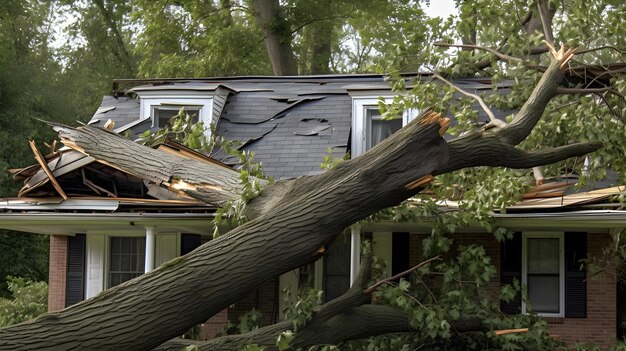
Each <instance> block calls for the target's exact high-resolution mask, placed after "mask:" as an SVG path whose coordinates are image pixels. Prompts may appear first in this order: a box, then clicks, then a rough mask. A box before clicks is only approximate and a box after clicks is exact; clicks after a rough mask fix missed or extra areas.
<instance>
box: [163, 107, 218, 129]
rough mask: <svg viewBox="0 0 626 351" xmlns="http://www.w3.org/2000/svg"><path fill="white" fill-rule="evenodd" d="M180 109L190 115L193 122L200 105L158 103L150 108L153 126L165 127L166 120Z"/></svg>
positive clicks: (197, 117)
mask: <svg viewBox="0 0 626 351" xmlns="http://www.w3.org/2000/svg"><path fill="white" fill-rule="evenodd" d="M181 109H183V110H184V112H185V113H186V114H188V115H190V116H191V120H192V121H193V122H194V123H198V121H199V120H200V117H199V116H200V113H201V110H202V106H181V105H159V106H154V107H153V108H152V114H151V116H153V120H154V126H155V127H158V128H165V126H166V125H167V122H168V121H169V120H170V119H172V117H175V116H177V115H178V113H179V112H180V110H181ZM205 127H207V128H208V127H209V126H206V125H205Z"/></svg>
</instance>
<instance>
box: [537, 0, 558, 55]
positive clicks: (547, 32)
mask: <svg viewBox="0 0 626 351" xmlns="http://www.w3.org/2000/svg"><path fill="white" fill-rule="evenodd" d="M537 12H539V17H540V18H541V25H542V27H543V35H544V36H545V38H546V41H547V42H548V44H550V45H554V36H553V35H552V17H551V16H549V14H548V1H547V0H537Z"/></svg>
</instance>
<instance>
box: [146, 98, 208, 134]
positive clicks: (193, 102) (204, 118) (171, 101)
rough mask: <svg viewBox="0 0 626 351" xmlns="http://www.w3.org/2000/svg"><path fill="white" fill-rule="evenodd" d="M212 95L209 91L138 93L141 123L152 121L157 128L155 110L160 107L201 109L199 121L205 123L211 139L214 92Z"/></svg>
mask: <svg viewBox="0 0 626 351" xmlns="http://www.w3.org/2000/svg"><path fill="white" fill-rule="evenodd" d="M210 93H211V95H207V94H208V93H207V91H188V90H184V91H181V90H178V91H142V92H137V95H138V96H139V106H140V107H139V121H140V122H141V121H144V120H147V119H150V120H152V124H151V127H152V128H154V127H156V121H155V120H154V114H153V110H154V109H155V108H159V107H160V106H166V107H167V108H168V109H172V108H173V107H175V106H179V107H185V106H189V107H193V108H194V109H196V108H198V107H200V112H199V113H198V121H201V122H204V127H205V132H204V134H205V135H206V137H207V138H210V137H211V123H213V95H212V94H213V90H211V91H210Z"/></svg>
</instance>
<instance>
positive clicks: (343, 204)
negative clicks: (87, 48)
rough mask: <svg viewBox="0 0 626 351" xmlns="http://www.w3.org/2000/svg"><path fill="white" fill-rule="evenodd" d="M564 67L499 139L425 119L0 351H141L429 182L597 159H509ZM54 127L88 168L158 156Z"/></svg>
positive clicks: (13, 331) (553, 68)
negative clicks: (114, 151) (492, 169)
mask: <svg viewBox="0 0 626 351" xmlns="http://www.w3.org/2000/svg"><path fill="white" fill-rule="evenodd" d="M565 60H566V59H556V60H554V61H553V62H552V64H551V65H550V66H549V67H548V69H547V70H546V72H545V75H544V78H542V80H541V81H540V82H539V85H538V86H537V88H536V89H535V91H534V93H533V95H532V96H531V99H529V102H528V103H527V106H526V108H523V109H522V110H521V111H520V113H519V114H518V115H517V116H516V118H515V119H514V120H513V122H511V123H510V124H509V125H508V126H507V127H506V128H503V129H502V130H499V131H496V132H493V131H492V130H489V131H484V132H480V133H476V134H473V135H471V136H469V137H465V138H461V139H457V140H455V141H453V142H451V143H450V148H449V147H448V144H446V142H445V141H444V140H443V139H442V137H441V135H442V134H443V132H444V131H445V129H446V127H447V125H448V124H449V120H447V119H444V118H441V117H440V116H439V115H438V114H437V113H432V112H430V111H426V112H424V114H423V115H422V116H421V117H420V118H417V119H416V120H415V121H413V122H411V123H409V124H408V125H407V126H406V127H405V128H402V129H401V130H400V131H398V132H397V133H395V134H394V135H393V136H391V137H390V138H388V139H386V140H384V141H383V142H381V143H380V144H378V145H377V146H375V147H374V148H372V149H371V150H370V151H368V152H367V153H365V154H364V155H362V156H360V157H357V158H355V159H353V160H350V161H346V162H344V163H341V164H339V165H338V166H337V167H335V168H333V169H332V170H329V171H327V172H326V173H323V174H320V175H317V176H310V177H301V178H298V179H296V180H292V181H284V182H277V183H275V184H274V185H269V186H267V188H266V190H265V191H264V192H263V194H262V196H260V197H258V198H257V199H255V200H254V201H253V202H252V203H250V206H251V208H252V209H255V210H256V211H255V212H254V213H255V215H254V216H251V218H254V219H253V220H251V221H250V222H247V223H246V224H244V225H242V226H240V227H238V228H235V229H233V230H232V231H231V232H229V233H228V234H226V235H224V236H222V237H220V238H218V239H216V240H213V241H210V242H208V243H206V244H204V245H203V246H201V247H199V248H198V249H196V250H195V251H193V252H192V253H190V254H188V255H185V256H183V257H179V258H176V259H174V260H172V261H170V262H168V263H166V264H164V265H162V266H161V267H159V268H158V269H156V270H154V271H152V272H149V273H146V274H144V275H142V276H141V277H138V278H136V279H134V280H131V281H129V282H127V283H124V284H122V285H119V286H116V287H114V288H112V289H110V290H106V291H104V292H103V293H101V294H99V295H97V296H95V297H93V298H91V299H89V300H86V301H83V302H81V303H79V304H77V305H74V306H72V307H69V308H67V309H65V310H62V311H60V312H56V313H50V314H46V315H43V316H41V317H39V318H37V319H35V320H33V321H31V322H27V323H24V324H19V325H15V326H11V327H8V328H4V329H0V349H2V350H27V349H28V350H30V349H37V350H75V349H82V350H88V349H98V350H149V349H152V348H154V347H156V346H158V345H160V344H161V343H163V342H165V341H167V340H169V339H171V338H174V337H176V336H178V335H182V334H183V333H184V332H185V331H187V330H188V329H189V328H190V327H192V326H193V325H195V324H198V323H201V322H203V321H206V320H207V319H208V318H209V317H211V316H212V315H214V314H215V313H217V312H219V311H220V310H222V309H224V308H225V307H227V306H229V305H230V304H232V303H234V302H236V301H238V300H240V299H241V298H243V297H244V296H246V295H247V294H248V293H249V292H250V291H253V290H255V289H256V288H257V287H259V286H260V285H262V284H263V283H264V282H266V281H268V280H269V279H271V278H274V277H276V276H278V275H280V274H282V273H285V272H287V271H290V270H292V269H294V268H297V267H300V266H302V265H304V264H307V263H309V262H311V261H313V260H315V259H316V258H317V257H319V256H320V255H321V254H322V253H323V252H324V246H325V245H327V244H328V243H330V242H331V241H333V240H334V238H335V237H336V236H337V235H338V234H339V233H340V232H341V231H342V230H343V229H344V228H345V227H347V226H349V225H351V224H352V223H354V222H356V221H358V220H360V219H362V218H365V217H366V216H368V215H370V214H372V213H374V212H376V211H378V210H380V209H383V208H386V207H389V206H393V205H396V204H398V203H399V202H401V201H402V200H404V199H406V198H408V197H410V196H412V195H414V194H416V193H417V192H419V191H420V190H421V186H422V185H423V184H424V183H425V181H427V180H429V179H432V177H431V175H433V174H441V173H445V172H449V171H453V170H455V169H459V168H462V167H471V166H475V165H490V166H502V165H503V166H508V167H520V168H529V167H533V166H536V165H540V164H545V163H550V162H555V161H559V160H562V159H564V158H567V157H570V156H578V155H582V154H584V153H587V152H590V151H593V150H595V149H597V148H598V147H599V145H597V144H575V145H571V146H564V147H561V148H558V149H556V150H550V151H549V152H542V151H536V152H533V153H525V152H523V151H522V150H519V149H517V148H515V145H516V144H518V143H519V142H521V141H522V140H523V139H524V138H525V137H526V136H527V135H528V133H530V131H531V130H532V129H533V127H534V125H535V123H536V122H537V120H538V119H539V117H540V116H541V114H542V111H543V110H544V109H545V107H546V105H547V103H548V102H549V100H550V98H551V97H552V96H553V95H554V93H555V91H556V88H557V86H558V83H559V82H560V81H561V79H562V77H563V75H562V72H561V71H560V66H561V65H562V64H563V62H564V61H565ZM55 128H56V129H57V130H58V131H59V134H60V135H61V137H62V141H63V142H64V143H65V144H66V145H68V146H70V147H72V148H74V149H76V150H81V151H82V152H85V153H86V154H92V155H94V156H95V153H97V152H99V153H98V157H96V158H98V159H103V160H105V161H107V162H108V163H109V164H111V165H112V166H114V167H119V168H122V169H124V168H125V167H128V168H135V169H136V168H140V169H141V168H143V167H145V166H146V165H149V164H152V163H154V160H152V159H146V157H155V158H157V159H160V157H162V155H158V154H153V153H152V152H151V151H145V150H147V148H146V149H143V150H142V151H141V152H139V153H137V154H135V153H133V154H130V152H131V151H130V149H128V150H126V149H124V151H125V152H126V154H127V155H132V159H133V161H131V162H127V160H128V159H129V158H130V157H126V158H124V159H119V158H118V157H111V158H110V159H107V157H108V156H107V152H108V151H109V150H106V151H107V152H102V151H100V150H101V148H103V147H106V146H105V145H106V143H107V141H106V140H108V139H114V140H117V143H120V144H119V145H123V143H131V142H130V141H124V140H123V139H122V138H120V137H117V136H115V135H114V134H112V133H110V132H106V131H103V130H101V129H97V128H94V127H90V126H85V127H80V128H77V129H72V128H69V127H62V126H56V127H55ZM473 146H477V147H473ZM449 149H450V152H449ZM143 151H145V154H144V152H143ZM145 155H149V156H145ZM189 162H193V161H189ZM157 167H160V166H157ZM186 167H189V166H188V165H187V166H185V165H184V164H183V165H181V164H180V161H177V166H176V167H171V168H169V169H168V171H167V172H176V175H177V176H176V177H177V179H179V180H180V182H181V183H179V184H180V185H184V186H186V185H191V186H190V187H189V188H190V189H192V190H190V191H189V192H188V194H189V195H191V196H194V195H195V194H196V192H195V191H196V190H193V189H194V184H193V181H189V179H187V178H186V177H191V178H192V180H194V179H198V178H197V176H195V174H197V172H198V170H197V169H196V170H195V172H194V170H192V169H188V168H186ZM183 169H184V170H185V171H184V172H182V171H181V170H183ZM189 173H191V174H189ZM225 177H226V178H228V177H229V175H226V176H225ZM164 178H167V175H166V174H159V175H155V176H154V181H155V182H163V185H164V186H171V183H172V182H171V181H170V179H168V180H167V181H164V180H163V179H164ZM221 182H222V183H221V184H222V185H220V186H206V187H204V188H203V193H202V194H201V197H200V198H202V197H205V196H207V195H206V193H208V192H211V191H213V192H214V193H215V194H220V195H215V196H216V198H218V199H219V201H223V199H224V198H225V197H228V196H230V195H224V194H225V193H231V194H236V193H237V191H228V192H225V191H223V189H225V188H226V187H227V186H228V184H229V181H227V180H222V181H221ZM200 183H202V182H200ZM157 184H158V183H157ZM211 185H215V184H214V183H211ZM196 189H197V187H196Z"/></svg>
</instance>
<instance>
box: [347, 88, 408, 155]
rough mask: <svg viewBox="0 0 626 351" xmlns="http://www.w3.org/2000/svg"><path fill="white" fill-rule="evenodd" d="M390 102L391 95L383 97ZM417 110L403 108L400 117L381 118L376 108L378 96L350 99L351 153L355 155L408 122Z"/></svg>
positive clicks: (363, 151)
mask: <svg viewBox="0 0 626 351" xmlns="http://www.w3.org/2000/svg"><path fill="white" fill-rule="evenodd" d="M385 101H387V102H391V97H389V98H385ZM416 112H417V111H413V110H405V111H404V113H403V114H402V118H398V119H393V120H384V119H382V116H381V113H380V111H379V110H378V97H363V98H361V97H358V98H353V99H352V136H351V140H352V141H351V143H352V145H351V154H352V157H353V158H354V157H357V156H359V155H361V154H363V153H365V151H367V150H369V149H370V148H371V147H373V146H375V145H376V144H378V143H379V142H381V141H382V140H384V139H385V138H387V137H389V136H390V135H391V134H393V133H394V132H396V131H397V130H399V129H400V128H402V127H403V126H404V125H406V124H407V123H409V121H410V120H411V119H413V117H415V116H416V115H417V113H416Z"/></svg>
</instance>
